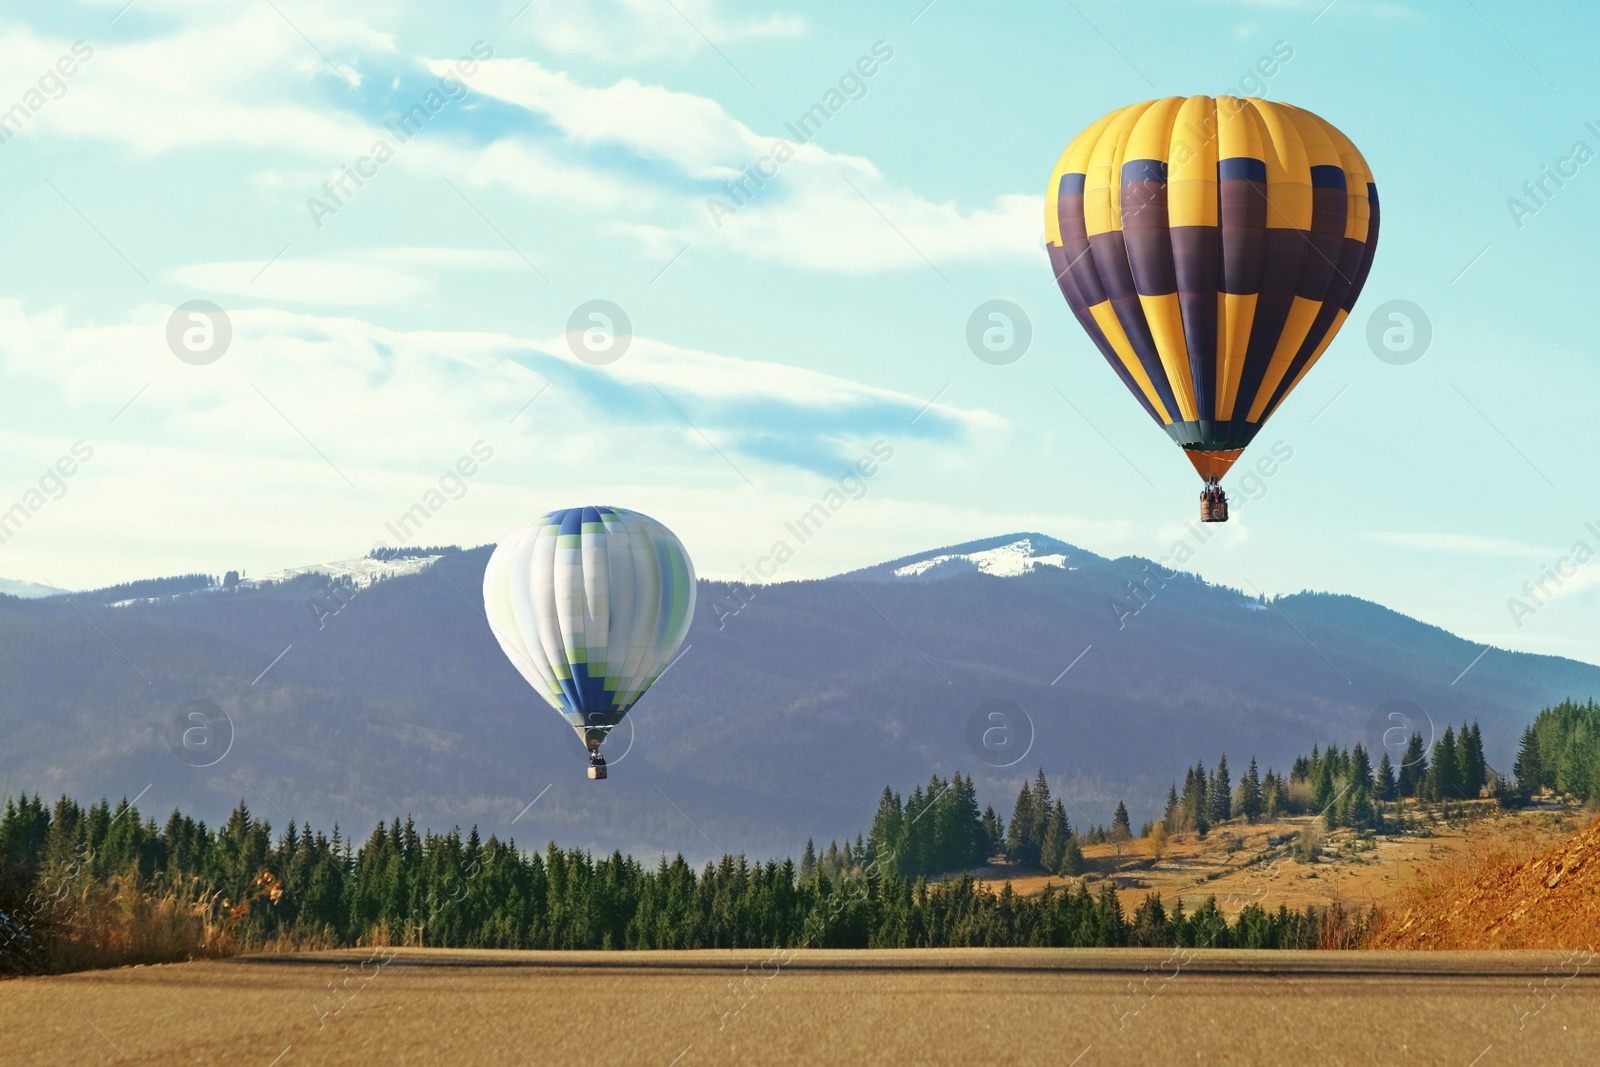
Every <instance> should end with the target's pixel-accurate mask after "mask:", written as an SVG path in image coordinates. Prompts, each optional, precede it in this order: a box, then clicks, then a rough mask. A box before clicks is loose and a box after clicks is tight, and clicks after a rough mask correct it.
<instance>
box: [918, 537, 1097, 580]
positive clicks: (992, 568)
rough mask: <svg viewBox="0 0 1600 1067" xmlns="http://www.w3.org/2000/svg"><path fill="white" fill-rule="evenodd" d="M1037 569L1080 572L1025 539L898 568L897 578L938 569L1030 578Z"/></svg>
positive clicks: (952, 553)
mask: <svg viewBox="0 0 1600 1067" xmlns="http://www.w3.org/2000/svg"><path fill="white" fill-rule="evenodd" d="M1036 567H1059V568H1061V569H1062V570H1068V571H1071V570H1077V568H1076V567H1069V566H1067V557H1066V556H1065V555H1063V554H1061V553H1047V554H1040V555H1035V554H1034V550H1033V541H1032V540H1030V539H1029V538H1026V537H1024V538H1022V539H1021V540H1020V541H1013V542H1011V543H1010V544H1008V545H1001V546H999V547H998V548H989V549H984V550H983V551H981V552H949V553H945V554H943V555H938V556H929V557H928V558H927V559H919V560H917V561H916V562H915V563H908V564H906V565H905V566H903V567H896V568H895V570H894V574H895V577H896V578H921V577H925V576H926V575H927V574H928V572H929V571H932V570H934V569H935V568H938V569H940V570H963V571H965V570H976V571H978V573H980V574H992V575H994V576H995V577H997V578H1016V577H1018V576H1020V575H1024V574H1028V573H1029V572H1031V571H1032V570H1033V569H1034V568H1036Z"/></svg>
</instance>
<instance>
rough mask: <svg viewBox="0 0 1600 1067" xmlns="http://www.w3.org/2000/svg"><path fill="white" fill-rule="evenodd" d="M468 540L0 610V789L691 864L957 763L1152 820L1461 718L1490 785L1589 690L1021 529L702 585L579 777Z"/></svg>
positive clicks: (482, 552) (833, 827)
mask: <svg viewBox="0 0 1600 1067" xmlns="http://www.w3.org/2000/svg"><path fill="white" fill-rule="evenodd" d="M490 551H491V546H484V547H480V548H474V549H468V550H459V549H454V548H440V549H428V550H423V551H419V552H417V553H416V554H415V555H412V556H403V557H400V558H394V559H384V560H371V559H366V560H352V561H344V562H342V563H337V564H327V565H321V566H314V567H306V568H297V569H295V570H293V571H286V572H282V573H280V574H276V575H267V576H263V577H257V578H252V579H238V578H237V577H236V576H233V575H229V576H228V578H227V579H226V580H225V581H218V580H216V579H213V578H210V577H208V576H205V575H188V576H183V577H180V578H170V579H156V580H151V581H145V582H136V583H130V584H128V585H123V586H117V587H114V588H112V589H107V590H95V591H88V592H80V593H72V594H63V595H55V596H45V597H40V598H30V599H22V598H18V597H14V596H7V595H0V739H3V740H0V774H4V775H5V776H6V781H7V782H8V786H7V788H8V789H9V790H10V791H12V792H16V791H18V790H25V791H27V792H29V793H33V792H39V793H41V794H43V795H44V796H45V797H46V798H47V799H48V798H50V797H52V796H54V795H55V794H59V793H61V792H70V793H72V794H74V795H75V796H78V797H80V798H91V797H99V796H101V795H108V796H110V797H112V798H113V799H116V798H120V797H124V796H125V797H128V798H129V799H134V798H136V797H137V798H138V805H139V807H140V809H141V811H142V812H144V813H145V814H146V815H153V816H155V817H156V818H157V820H158V821H160V820H161V819H163V818H164V817H165V815H166V814H167V813H168V812H169V811H170V810H171V809H173V808H174V807H177V808H181V809H182V810H183V811H185V812H186V813H189V814H193V815H195V816H197V817H204V818H206V819H207V820H209V821H212V822H215V821H216V820H218V819H220V818H222V817H224V816H225V814H226V813H227V811H228V810H229V809H230V808H232V807H233V806H235V805H237V804H238V803H239V802H240V801H241V800H243V801H244V802H245V803H246V805H247V806H248V807H250V809H251V810H252V811H253V812H255V813H256V814H258V815H259V816H261V817H263V818H266V819H267V820H268V821H270V822H271V823H272V824H273V825H274V827H275V828H279V829H281V828H282V826H283V823H284V822H285V821H286V820H288V819H293V820H294V821H295V822H297V823H298V822H302V821H309V822H311V823H312V824H313V826H327V825H331V824H333V823H335V822H337V823H338V824H340V826H341V828H342V830H343V831H344V832H345V833H346V834H355V835H357V836H364V835H365V834H366V833H368V832H370V830H371V828H372V825H373V823H374V822H375V821H376V820H379V819H387V818H390V817H393V816H396V815H398V816H400V817H401V818H404V817H405V816H406V815H408V814H409V815H411V816H412V817H414V818H415V819H416V821H417V823H418V824H419V825H421V826H428V827H433V828H437V829H445V828H448V827H450V826H452V825H456V824H460V825H461V826H463V827H466V826H469V825H477V826H478V827H479V828H480V831H481V832H482V833H483V834H485V835H487V834H489V833H495V834H499V835H500V836H501V837H502V838H506V837H513V838H515V839H516V840H517V842H518V843H519V844H522V845H525V846H535V847H538V846H542V845H543V843H544V842H545V841H546V840H549V839H555V840H558V841H560V842H561V843H563V844H566V845H583V846H587V847H592V848H596V849H604V850H610V849H612V848H620V849H622V850H624V851H631V852H632V853H634V854H635V855H654V854H656V853H658V852H666V853H668V854H671V853H673V852H677V851H682V852H683V853H684V854H685V855H686V856H688V857H689V858H691V859H696V860H703V859H705V858H707V857H708V856H711V855H713V854H718V853H721V852H724V851H732V852H739V851H744V852H748V853H750V854H751V855H755V856H772V855H784V854H796V855H797V854H798V853H799V851H800V850H801V849H802V848H803V846H804V844H805V841H806V839H807V838H808V837H816V838H819V839H821V840H823V841H826V840H827V839H828V838H831V837H834V836H838V837H841V838H843V837H847V836H848V837H853V836H854V835H855V833H857V832H858V831H861V830H864V829H865V828H866V826H867V824H868V822H869V821H870V819H871V816H872V813H873V810H874V808H875V806H876V803H877V800H878V797H879V795H880V794H881V792H882V790H883V787H884V786H885V785H893V786H894V787H895V788H896V789H897V790H899V791H902V792H903V791H906V790H909V789H910V788H911V787H912V786H913V785H914V784H916V783H919V782H925V781H926V780H927V779H928V777H929V775H930V774H934V773H937V774H939V775H940V776H941V777H944V778H948V777H949V776H950V774H951V773H952V772H954V771H958V770H959V771H962V772H963V773H971V774H973V775H974V777H975V779H976V782H977V787H978V792H979V795H980V797H981V798H983V799H984V800H985V801H986V802H989V803H992V804H994V806H995V808H996V809H997V810H998V811H1000V812H1001V814H1002V815H1009V813H1010V807H1011V801H1012V799H1013V798H1014V797H1015V795H1016V791H1017V789H1018V787H1019V786H1020V784H1021V782H1022V780H1023V779H1024V777H1031V776H1032V774H1033V773H1034V771H1035V770H1036V769H1038V768H1043V769H1044V771H1045V773H1046V774H1047V776H1048V777H1049V778H1050V781H1051V784H1052V788H1053V789H1055V790H1056V791H1057V792H1059V793H1060V794H1061V795H1062V796H1063V797H1064V798H1065V799H1066V800H1067V801H1068V815H1069V817H1070V818H1072V820H1073V821H1074V823H1077V824H1080V825H1081V824H1084V823H1088V822H1097V823H1105V822H1108V821H1109V818H1110V815H1111V811H1112V809H1113V808H1114V807H1115V805H1116V803H1117V801H1118V800H1126V802H1127V804H1128V806H1129V809H1130V811H1131V812H1132V813H1133V815H1134V819H1135V822H1136V823H1137V822H1139V821H1141V820H1143V819H1145V818H1150V817H1153V816H1154V815H1155V814H1156V813H1157V808H1158V806H1159V805H1160V803H1161V801H1162V799H1163V798H1164V796H1165V794H1166V791H1167V787H1168V785H1169V783H1171V782H1173V781H1175V780H1176V781H1179V782H1181V781H1182V778H1183V773H1184V770H1185V768H1186V767H1188V766H1192V765H1193V764H1194V763H1195V762H1196V761H1198V760H1201V759H1203V760H1205V761H1206V763H1207V764H1208V765H1209V764H1211V763H1212V762H1214V761H1215V759H1216V758H1217V757H1218V756H1219V755H1222V754H1223V753H1226V754H1227V756H1228V757H1229V759H1230V760H1231V761H1232V762H1233V764H1234V768H1235V774H1236V775H1237V773H1238V772H1240V771H1242V770H1243V769H1244V764H1245V763H1246V762H1247V761H1248V760H1249V759H1250V758H1251V757H1252V756H1254V757H1256V758H1257V759H1259V760H1260V761H1261V763H1262V765H1263V767H1265V766H1266V765H1273V766H1277V767H1279V768H1280V769H1286V767H1287V765H1288V763H1289V762H1290V761H1291V760H1292V759H1293V758H1294V756H1296V755H1297V754H1300V753H1302V752H1306V751H1309V749H1310V748H1311V746H1312V745H1314V744H1318V745H1328V744H1339V745H1350V744H1354V743H1356V742H1361V743H1364V744H1367V745H1368V746H1369V748H1376V747H1378V746H1380V745H1383V744H1384V743H1385V742H1386V741H1387V742H1389V743H1393V742H1394V741H1396V740H1397V739H1398V740H1400V741H1402V742H1403V739H1404V734H1405V733H1406V732H1408V731H1410V730H1411V729H1418V730H1421V731H1422V732H1424V733H1425V734H1429V735H1430V736H1431V735H1432V734H1433V733H1435V732H1442V731H1443V729H1444V727H1445V725H1446V724H1447V723H1455V724H1459V723H1460V722H1462V721H1464V720H1477V721H1479V722H1480V723H1481V725H1482V731H1483V737H1484V742H1485V747H1486V750H1487V752H1488V755H1489V759H1490V762H1491V763H1492V764H1494V765H1495V766H1497V767H1499V768H1501V769H1506V768H1508V767H1509V764H1510V762H1511V759H1512V755H1513V750H1514V745H1515V742H1516V739H1517V737H1518V735H1519V734H1520V732H1521V730H1522V728H1523V726H1524V725H1525V724H1526V723H1527V722H1529V721H1530V720H1531V719H1532V717H1533V715H1534V714H1535V713H1536V712H1537V711H1538V710H1539V708H1540V707H1542V706H1544V705H1546V704H1549V703H1553V702H1555V701H1558V700H1560V699H1562V698H1564V697H1567V696H1573V697H1577V698H1580V699H1584V698H1588V697H1589V696H1593V695H1597V694H1600V668H1597V667H1595V666H1591V665H1589V664H1584V663H1579V662H1575V661H1572V660H1567V659H1561V658H1557V657H1552V656H1540V655H1531V654H1526V653H1516V652H1508V651H1503V650H1500V649H1487V650H1486V649H1484V648H1483V646H1480V645H1475V644H1473V643H1471V642H1468V641H1465V640H1463V639H1461V638H1459V637H1455V636H1453V635H1451V634H1449V633H1447V632H1445V631H1444V630H1441V629H1439V628H1438V627H1435V626H1430V625H1428V624H1426V623H1423V622H1419V621H1417V620H1415V619H1411V618H1408V617H1406V616H1403V615H1400V614H1398V613H1396V612H1393V611H1391V610H1389V609H1387V608H1384V607H1381V606H1379V605H1377V604H1373V603H1370V602H1367V601H1363V600H1359V599H1356V598H1353V597H1348V596H1340V595H1333V594H1327V593H1301V594H1297V595H1293V596H1283V597H1277V598H1272V599H1268V598H1263V597H1256V596H1248V595H1245V594H1243V593H1241V592H1240V591H1238V590H1235V589H1230V588H1226V587H1221V586H1216V585H1210V584H1207V583H1206V582H1204V581H1203V580H1201V579H1199V578H1198V577H1196V576H1194V575H1191V574H1186V573H1174V572H1172V571H1167V570H1163V569H1162V568H1161V567H1159V566H1158V565H1156V564H1154V563H1151V562H1150V561H1148V560H1145V559H1142V558H1138V557H1122V558H1119V559H1107V558H1105V557H1102V556H1098V555H1095V554H1094V553H1091V552H1087V551H1085V550H1083V549H1079V548H1076V547H1074V546H1072V545H1069V544H1066V543H1064V542H1061V541H1058V540H1055V539H1053V538H1050V537H1046V536H1044V535H1041V534H1037V533H1018V534H1009V535H1005V536H1001V537H994V538H990V539H987V540H984V541H977V542H972V543H969V544H964V545H956V546H951V547H945V548H939V549H935V550H932V551H928V552H922V553H918V554H916V555H912V556H906V557H904V558H901V559H897V560H893V561H890V562H887V563H883V564H880V565H878V566H874V567H869V568H866V569H863V570H858V571H854V572H851V573H848V574H844V575H838V576H836V577H833V578H827V579H821V580H814V581H799V582H783V583H777V584H772V585H755V586H748V585H742V584H739V583H728V582H718V581H705V580H702V581H701V582H700V585H699V600H698V604H697V607H696V611H695V619H694V624H693V627H692V628H691V630H690V633H689V636H688V639H687V641H686V643H685V647H684V649H683V651H682V653H681V654H680V656H679V658H678V659H677V660H676V661H675V662H674V663H673V665H672V666H671V667H670V668H669V669H668V671H667V672H666V673H665V675H663V676H662V678H661V679H660V681H658V682H657V684H656V686H655V687H654V688H653V689H652V690H651V691H650V692H649V693H648V694H647V695H646V696H645V698H644V699H643V700H642V701H641V702H640V703H639V705H638V706H637V707H636V708H635V710H634V711H633V713H632V714H631V715H630V716H629V718H628V719H627V720H626V721H625V723H624V725H623V726H622V727H620V728H619V730H618V731H617V733H616V735H614V736H613V737H612V739H611V740H610V741H609V742H608V744H607V754H608V757H609V759H610V763H611V776H610V778H609V779H608V780H607V781H604V782H591V781H589V780H587V779H586V778H585V776H584V760H583V755H582V749H581V746H580V745H579V743H578V740H577V738H576V736H575V735H574V733H573V731H572V730H571V729H570V728H569V727H568V726H566V725H565V723H564V722H563V721H562V720H561V719H560V718H558V717H557V716H556V714H555V713H554V712H553V711H551V710H550V709H549V708H548V707H547V706H545V705H544V704H542V703H541V702H539V701H538V700H537V699H536V698H535V696H534V695H533V693H532V692H531V691H530V690H529V689H528V687H527V686H526V684H525V683H524V682H523V681H522V679H521V678H520V677H519V676H518V675H517V673H516V672H515V671H514V670H513V669H512V667H511V665H510V664H509V663H508V662H506V660H505V658H504V657H503V656H502V654H501V652H500V650H499V648H498V647H497V645H496V644H495V642H494V639H493V637H492V636H491V634H490V632H489V628H488V624H487V622H486V620H485V618H484V615H483V610H482V604H481V595H480V591H479V590H480V586H481V581H482V575H483V569H484V565H485V563H486V561H487V559H488V556H489V553H490ZM1386 730H1387V731H1390V734H1389V736H1388V737H1387V738H1386V737H1385V736H1384V735H1385V731H1386ZM1374 758H1375V759H1376V755H1375V757H1374Z"/></svg>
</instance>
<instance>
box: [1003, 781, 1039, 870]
mask: <svg viewBox="0 0 1600 1067" xmlns="http://www.w3.org/2000/svg"><path fill="white" fill-rule="evenodd" d="M1035 807H1036V805H1035V803H1034V797H1033V787H1032V786H1031V785H1029V784H1028V783H1027V782H1026V781H1025V782H1023V783H1022V789H1021V790H1020V791H1018V793H1017V802H1016V804H1014V805H1013V806H1012V808H1011V825H1010V826H1009V827H1008V828H1007V829H1006V859H1007V860H1009V861H1010V862H1012V863H1020V864H1029V865H1032V864H1035V863H1037V862H1038V861H1039V854H1038V852H1036V851H1034V850H1032V849H1030V848H1029V841H1028V836H1029V833H1028V831H1029V827H1030V826H1032V825H1033V823H1034V822H1035V818H1034V809H1035Z"/></svg>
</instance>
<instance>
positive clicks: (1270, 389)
mask: <svg viewBox="0 0 1600 1067" xmlns="http://www.w3.org/2000/svg"><path fill="white" fill-rule="evenodd" d="M1045 236H1046V240H1047V244H1048V248H1049V252H1050V263H1051V266H1052V267H1053V268H1054V270H1055V274H1056V281H1057V282H1058V283H1059V284H1060V286H1061V292H1062V293H1063V294H1064V295H1065V296H1066V298H1067V303H1068V304H1070V305H1071V306H1072V311H1073V313H1074V314H1075V315H1077V317H1078V322H1079V323H1080V324H1082V326H1083V328H1084V330H1085V331H1086V332H1087V333H1088V334H1089V336H1090V338H1091V339H1093V341H1094V343H1095V345H1096V346H1098V347H1099V349H1100V351H1101V353H1102V354H1103V355H1104V356H1105V358H1106V362H1108V363H1110V364H1111V367H1112V369H1113V370H1114V371H1116V373H1117V375H1118V376H1119V377H1121V379H1122V381H1123V384H1125V385H1126V386H1127V387H1128V390H1129V391H1130V392H1132V393H1133V395H1134V397H1135V398H1136V399H1137V400H1138V401H1139V403H1140V404H1142V405H1143V406H1144V409H1145V411H1147V412H1148V413H1149V414H1150V417H1151V418H1153V419H1155V420H1156V422H1157V423H1158V424H1159V425H1160V426H1161V427H1162V428H1163V429H1164V430H1166V432H1167V434H1168V436H1170V437H1171V438H1172V439H1173V440H1174V441H1175V442H1177V443H1178V444H1179V445H1181V446H1182V447H1183V449H1184V452H1185V453H1186V454H1187V455H1188V457H1189V459H1190V461H1191V462H1192V463H1193V464H1194V468H1195V470H1196V471H1197V472H1199V474H1200V477H1201V478H1202V479H1204V480H1205V483H1206V487H1205V490H1204V491H1203V492H1202V493H1201V518H1202V519H1203V520H1205V521H1208V522H1225V521H1227V517H1228V511H1227V499H1226V497H1224V495H1223V493H1222V490H1221V488H1220V487H1219V485H1218V483H1219V482H1220V480H1221V478H1222V476H1223V475H1224V474H1226V473H1227V471H1228V468H1230V467H1231V466H1233V463H1234V461H1235V460H1236V459H1238V458H1239V454H1240V453H1241V452H1242V451H1243V450H1244V448H1245V446H1246V445H1248V444H1249V443H1250V441H1251V439H1252V438H1254V437H1255V435H1256V433H1257V432H1258V431H1259V430H1260V429H1261V427H1262V425H1263V424H1264V423H1265V422H1266V421H1267V419H1268V418H1270V417H1271V416H1272V413H1273V412H1274V411H1276V410H1277V408H1278V406H1279V405H1280V404H1282V403H1283V400H1284V398H1285V397H1286V396H1288V395H1289V393H1290V392H1291V391H1292V390H1293V389H1294V387H1295V386H1296V385H1299V384H1300V380H1301V379H1302V378H1304V377H1305V375H1306V372H1307V371H1309V370H1310V369H1311V367H1312V366H1313V365H1314V364H1315V363H1316V362H1317V360H1318V358H1320V357H1321V355H1322V353H1323V351H1324V350H1325V349H1326V348H1327V347H1328V342H1330V341H1331V340H1333V336H1334V334H1336V333H1338V332H1339V327H1340V326H1342V325H1343V324H1344V321H1345V319H1346V318H1347V317H1348V316H1349V314H1350V309H1351V307H1352V306H1353V305H1354V304H1355V301H1356V297H1357V296H1358V295H1359V294H1360V292H1361V286H1362V285H1363V283H1365V281H1366V279H1367V273H1368V271H1369V270H1371V268H1372V254H1373V251H1374V249H1376V247H1377V243H1378V192H1377V189H1376V187H1375V186H1374V185H1373V183H1372V174H1371V172H1370V171H1369V170H1368V168H1367V163H1366V160H1364V159H1362V158H1361V153H1360V152H1358V151H1356V149H1355V146H1354V145H1352V144H1351V143H1350V140H1349V138H1347V137H1345V135H1344V134H1342V133H1340V132H1339V131H1338V130H1337V129H1335V128H1334V127H1333V126H1331V125H1329V124H1328V123H1327V122H1325V121H1323V120H1322V119H1321V118H1318V117H1317V116H1316V115H1313V114H1312V113H1311V112H1309V111H1303V110H1301V109H1300V108H1297V107H1292V106H1290V105H1288V104H1280V103H1272V102H1269V101H1266V100H1257V99H1254V98H1247V97H1232V96H1219V97H1215V98H1213V97H1209V96H1191V97H1189V98H1187V99H1185V98H1183V97H1167V98H1166V99H1162V100H1150V101H1147V102H1145V103H1142V104H1134V105H1133V106H1131V107H1125V108H1121V109H1119V110H1117V111H1113V112H1111V114H1109V115H1107V116H1105V117H1104V118H1102V119H1101V120H1100V121H1098V122H1096V123H1095V124H1094V125H1092V126H1090V127H1089V128H1088V129H1086V130H1084V131H1083V132H1082V133H1080V134H1078V136H1077V137H1075V138H1073V140H1072V143H1071V144H1069V145H1068V146H1067V150H1066V151H1065V152H1063V153H1062V154H1061V158H1060V160H1058V161H1057V163H1056V168H1055V171H1054V173H1052V174H1051V176H1050V191H1049V194H1048V195H1047V197H1046V203H1045Z"/></svg>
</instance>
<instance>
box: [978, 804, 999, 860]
mask: <svg viewBox="0 0 1600 1067" xmlns="http://www.w3.org/2000/svg"><path fill="white" fill-rule="evenodd" d="M981 822H982V825H983V842H982V844H983V855H982V857H981V858H980V859H978V860H977V861H976V862H977V863H979V864H985V863H988V862H989V860H990V858H991V857H994V856H998V855H1000V853H1002V852H1003V851H1005V847H1006V826H1005V821H1004V820H1003V819H1001V818H1000V816H998V815H996V814H995V812H994V806H993V805H992V804H990V805H985V806H984V809H983V818H982V820H981Z"/></svg>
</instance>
